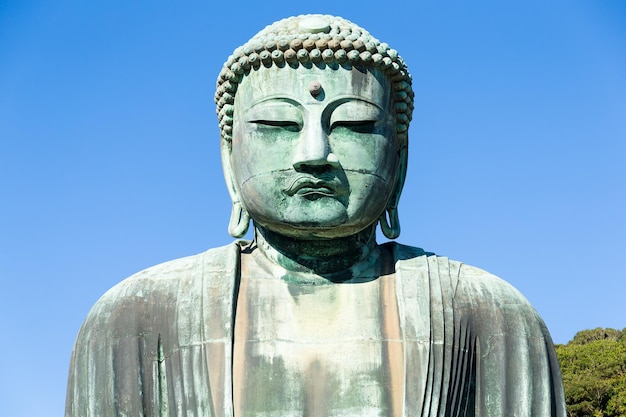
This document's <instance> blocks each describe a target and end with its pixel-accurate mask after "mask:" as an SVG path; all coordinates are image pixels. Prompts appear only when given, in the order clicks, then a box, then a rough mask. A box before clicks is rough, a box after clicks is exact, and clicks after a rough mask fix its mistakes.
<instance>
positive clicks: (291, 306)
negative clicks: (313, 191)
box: [233, 270, 401, 417]
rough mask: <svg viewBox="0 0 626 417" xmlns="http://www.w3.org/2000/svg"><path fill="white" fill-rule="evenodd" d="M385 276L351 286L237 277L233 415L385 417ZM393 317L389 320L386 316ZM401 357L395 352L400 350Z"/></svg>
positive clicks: (388, 390) (389, 365)
mask: <svg viewBox="0 0 626 417" xmlns="http://www.w3.org/2000/svg"><path fill="white" fill-rule="evenodd" d="M389 280H391V277H386V279H376V280H372V281H369V282H362V283H356V284H349V283H344V284H327V285H310V284H302V283H292V282H286V281H285V280H282V279H277V278H274V277H270V276H267V275H266V274H265V273H264V272H262V271H258V270H257V271H255V273H254V275H250V274H244V275H242V280H241V287H240V291H239V298H238V302H237V312H236V319H235V337H234V352H233V353H234V358H233V359H234V360H233V363H234V366H233V386H234V387H237V388H236V389H235V392H234V397H235V398H234V399H235V415H237V416H268V417H270V416H389V415H392V413H391V412H390V407H391V398H392V392H393V390H394V388H395V389H401V387H394V386H392V385H393V384H392V380H393V379H394V378H392V376H391V375H390V374H391V372H392V369H393V368H394V363H395V362H397V361H399V360H400V359H401V358H399V357H393V353H394V352H399V351H398V349H397V346H390V345H397V344H399V343H400V342H399V340H398V338H397V337H394V336H395V332H396V331H397V329H395V328H394V327H395V326H393V325H392V324H390V323H393V322H397V320H395V319H394V317H397V308H396V307H395V303H393V302H391V303H390V302H389V300H388V298H389V297H387V295H386V294H388V293H389V290H388V289H387V288H386V286H387V285H388V281H389ZM390 316H391V318H390ZM400 351H401V350H400Z"/></svg>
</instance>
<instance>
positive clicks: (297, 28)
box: [215, 15, 413, 239]
mask: <svg viewBox="0 0 626 417" xmlns="http://www.w3.org/2000/svg"><path fill="white" fill-rule="evenodd" d="M215 102H216V104H217V113H218V118H219V126H220V131H221V149H222V160H223V164H224V173H225V177H226V182H227V186H228V189H229V193H230V195H231V198H232V200H233V213H232V217H231V223H230V225H229V232H230V234H231V235H233V236H234V237H241V236H243V235H244V234H245V232H246V230H247V228H248V224H249V220H250V217H252V219H253V220H254V221H255V222H256V223H257V224H259V225H260V226H262V227H265V228H268V229H270V230H272V231H274V232H277V233H280V234H283V235H286V236H291V237H297V238H303V239H316V238H322V239H328V238H334V237H343V236H348V235H351V234H356V233H358V232H360V231H362V230H364V229H366V228H367V227H368V226H372V225H375V223H376V221H377V220H379V221H380V225H381V229H382V231H383V233H384V234H385V236H387V237H388V238H396V237H397V236H398V235H399V233H400V226H399V220H398V211H397V205H398V201H399V198H400V194H401V191H402V186H403V184H404V178H405V176H406V164H407V145H408V128H409V122H410V120H411V112H412V110H413V91H412V89H411V77H410V75H409V72H408V70H407V68H406V65H405V64H404V61H403V60H402V58H400V57H399V56H398V54H397V52H396V51H395V50H393V49H390V48H389V46H388V45H387V44H385V43H381V42H379V41H378V40H377V39H375V38H373V37H372V36H371V35H370V34H369V33H368V32H367V31H365V30H364V29H362V28H360V27H358V26H356V25H354V24H353V23H351V22H349V21H347V20H344V19H342V18H339V17H333V16H325V15H303V16H297V17H290V18H287V19H284V20H281V21H278V22H276V23H274V24H272V25H270V26H268V27H266V28H265V29H263V30H262V31H261V32H259V33H258V34H257V35H255V36H254V37H253V38H252V39H251V40H250V41H248V42H247V43H246V44H245V45H243V46H241V47H239V48H237V49H236V50H235V51H234V53H233V55H231V56H230V57H229V58H228V60H227V61H226V63H225V64H224V68H223V69H222V71H221V72H220V75H219V77H218V81H217V92H216V94H215Z"/></svg>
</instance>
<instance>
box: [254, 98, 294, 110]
mask: <svg viewBox="0 0 626 417" xmlns="http://www.w3.org/2000/svg"><path fill="white" fill-rule="evenodd" d="M268 102H270V104H273V103H287V104H291V105H293V106H295V107H298V108H301V107H302V104H301V103H300V102H299V101H298V100H296V99H295V98H292V97H288V96H283V95H273V96H269V97H264V98H262V99H261V100H259V101H257V102H255V103H252V104H251V105H249V106H247V107H245V108H244V109H243V110H244V111H248V110H250V109H252V108H254V107H256V106H260V105H264V104H267V103H268Z"/></svg>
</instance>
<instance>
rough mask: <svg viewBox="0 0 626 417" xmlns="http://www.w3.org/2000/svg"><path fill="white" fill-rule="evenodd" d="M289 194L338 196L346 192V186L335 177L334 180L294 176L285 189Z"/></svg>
mask: <svg viewBox="0 0 626 417" xmlns="http://www.w3.org/2000/svg"><path fill="white" fill-rule="evenodd" d="M283 191H284V192H285V193H286V194H287V195H288V196H294V195H296V194H297V195H301V196H304V197H307V196H309V197H313V196H319V197H324V196H326V197H336V196H338V195H341V194H345V192H346V190H345V187H344V186H343V185H342V184H341V183H340V182H339V180H338V179H337V178H336V177H334V178H333V179H332V180H326V179H324V178H317V177H311V176H308V175H302V176H298V177H296V178H294V179H293V180H292V181H291V182H290V183H289V184H288V185H287V187H285V188H284V189H283Z"/></svg>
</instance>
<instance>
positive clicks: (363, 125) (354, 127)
mask: <svg viewBox="0 0 626 417" xmlns="http://www.w3.org/2000/svg"><path fill="white" fill-rule="evenodd" d="M376 122H377V120H344V121H337V122H334V123H333V124H332V126H331V127H330V130H331V131H332V130H335V129H338V128H345V129H349V130H351V131H353V132H356V133H373V132H374V131H375V130H376Z"/></svg>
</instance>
